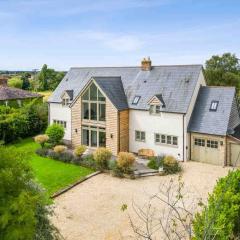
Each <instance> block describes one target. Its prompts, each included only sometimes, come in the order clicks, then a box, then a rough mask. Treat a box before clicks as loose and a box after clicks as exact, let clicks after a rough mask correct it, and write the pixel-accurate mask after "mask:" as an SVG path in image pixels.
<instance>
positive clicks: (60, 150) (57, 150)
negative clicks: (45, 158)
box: [53, 145, 67, 153]
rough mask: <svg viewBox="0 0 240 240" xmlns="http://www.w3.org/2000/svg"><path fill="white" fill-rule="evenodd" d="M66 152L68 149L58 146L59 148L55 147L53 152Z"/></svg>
mask: <svg viewBox="0 0 240 240" xmlns="http://www.w3.org/2000/svg"><path fill="white" fill-rule="evenodd" d="M66 150H67V147H66V146H64V145H57V146H55V147H54V148H53V151H54V152H55V153H63V152H65V151H66Z"/></svg>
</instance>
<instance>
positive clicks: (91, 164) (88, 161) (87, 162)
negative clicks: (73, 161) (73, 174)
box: [79, 154, 97, 170]
mask: <svg viewBox="0 0 240 240" xmlns="http://www.w3.org/2000/svg"><path fill="white" fill-rule="evenodd" d="M79 165H81V166H83V167H88V168H91V169H94V170H95V169H97V164H96V161H95V160H94V158H93V155H92V154H90V155H87V156H84V157H83V158H82V159H81V160H80V161H79Z"/></svg>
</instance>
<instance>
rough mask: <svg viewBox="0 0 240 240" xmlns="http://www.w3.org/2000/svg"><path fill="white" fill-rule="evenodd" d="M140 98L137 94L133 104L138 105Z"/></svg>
mask: <svg viewBox="0 0 240 240" xmlns="http://www.w3.org/2000/svg"><path fill="white" fill-rule="evenodd" d="M140 98H141V97H140V96H135V97H134V99H133V101H132V104H133V105H137V104H138V102H139V100H140Z"/></svg>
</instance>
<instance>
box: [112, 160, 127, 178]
mask: <svg viewBox="0 0 240 240" xmlns="http://www.w3.org/2000/svg"><path fill="white" fill-rule="evenodd" d="M109 169H110V170H112V175H113V176H114V177H119V178H123V177H124V175H123V170H122V169H121V168H120V167H118V165H117V162H116V161H115V160H114V161H110V162H109Z"/></svg>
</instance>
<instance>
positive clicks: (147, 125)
mask: <svg viewBox="0 0 240 240" xmlns="http://www.w3.org/2000/svg"><path fill="white" fill-rule="evenodd" d="M135 130H139V131H144V132H145V134H146V141H145V142H138V141H136V140H135ZM155 133H160V134H166V135H173V136H177V137H178V146H172V145H161V144H155V139H154V134H155ZM183 135H184V134H183V115H182V114H175V113H161V115H160V116H156V115H150V114H149V112H148V111H141V110H132V109H131V110H130V111H129V151H130V152H135V153H137V152H138V150H139V149H141V148H148V149H152V150H154V152H155V154H156V155H161V154H165V155H172V156H174V157H176V158H177V159H179V160H183Z"/></svg>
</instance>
